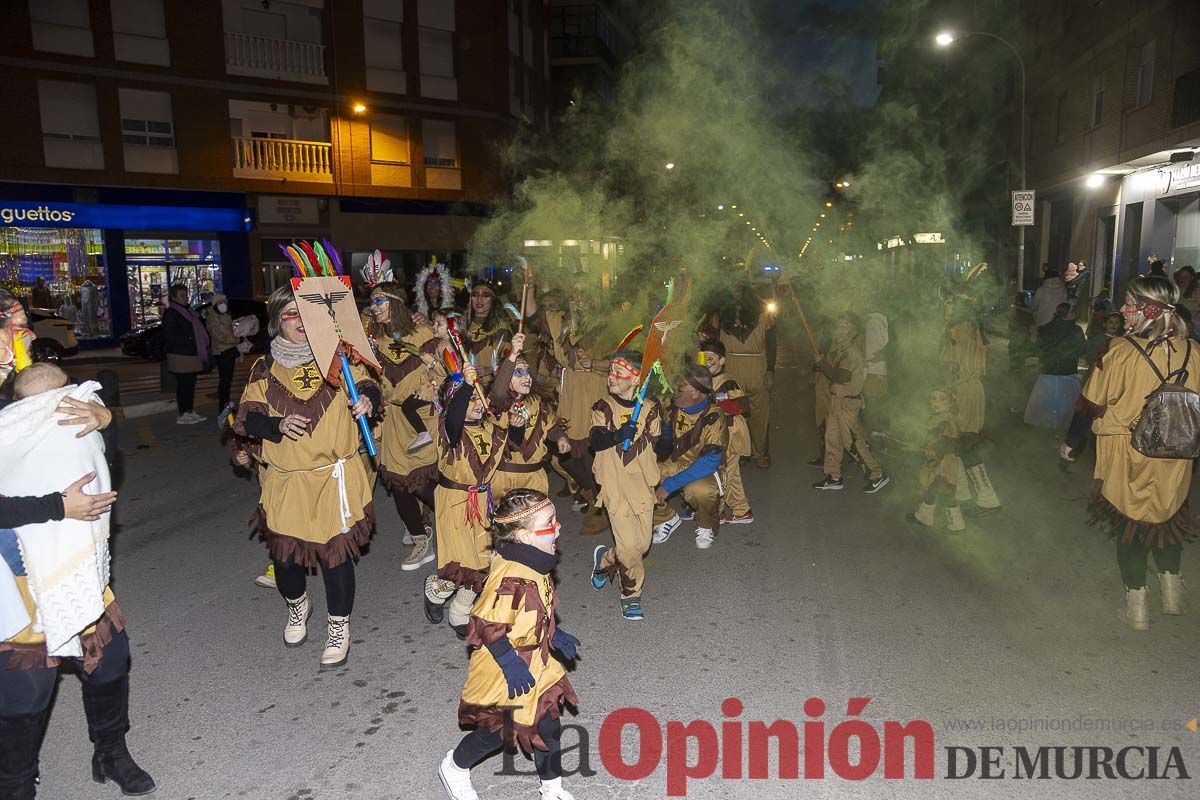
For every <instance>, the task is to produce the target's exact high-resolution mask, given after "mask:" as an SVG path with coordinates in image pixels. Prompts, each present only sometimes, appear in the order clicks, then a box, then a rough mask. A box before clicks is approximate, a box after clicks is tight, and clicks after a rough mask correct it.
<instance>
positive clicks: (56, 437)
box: [0, 381, 110, 658]
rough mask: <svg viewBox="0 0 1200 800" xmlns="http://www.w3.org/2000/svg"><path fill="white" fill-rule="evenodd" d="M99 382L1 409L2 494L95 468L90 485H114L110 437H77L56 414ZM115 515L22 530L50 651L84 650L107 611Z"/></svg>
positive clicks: (32, 489) (49, 486) (95, 488)
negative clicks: (107, 455)
mask: <svg viewBox="0 0 1200 800" xmlns="http://www.w3.org/2000/svg"><path fill="white" fill-rule="evenodd" d="M99 388H100V384H98V383H95V382H92V381H88V382H87V383H84V384H83V385H81V386H66V387H63V388H62V389H53V390H51V391H48V392H43V393H42V394H38V395H34V396H33V397H28V398H26V399H24V400H21V401H18V402H16V403H13V404H12V405H9V406H7V407H5V408H4V409H3V410H0V452H3V453H4V456H5V469H3V470H0V494H4V495H7V496H9V497H24V496H30V495H32V496H41V495H45V494H50V493H52V492H59V491H62V489H63V487H64V486H67V485H69V484H70V483H71V482H72V481H74V480H75V479H76V478H78V477H79V476H80V475H82V474H84V473H87V472H95V473H96V478H95V479H94V480H93V481H92V482H91V483H90V484H88V485H87V486H85V487H84V491H86V492H87V493H89V494H95V493H98V492H107V491H108V490H109V486H110V484H109V475H108V465H107V464H106V463H105V461H104V440H103V439H102V438H101V436H100V434H99V432H93V433H89V434H88V435H87V436H85V437H83V438H82V439H76V438H75V433H76V429H75V428H74V427H64V426H62V425H59V424H58V415H57V414H56V413H55V409H57V408H58V406H59V404H60V403H61V402H62V400H63V398H64V397H73V398H75V399H77V400H82V401H84V402H88V401H91V400H93V399H94V398H95V397H96V391H97V390H98V389H99ZM109 516H110V515H109V514H108V513H105V514H104V515H103V516H101V517H100V519H98V520H96V521H95V522H84V521H81V520H74V519H62V520H57V521H51V522H41V523H36V524H33V525H22V526H21V527H19V528H17V529H16V530H15V537H16V539H17V544H18V546H19V550H20V566H21V567H23V568H24V572H25V575H26V577H27V580H28V584H27V585H28V587H29V592H30V594H32V595H33V600H34V603H35V604H36V605H37V618H36V619H35V620H34V630H36V631H39V632H41V633H43V634H44V635H45V637H46V652H47V653H48V654H49V655H51V656H55V657H60V658H70V657H76V658H77V657H79V656H81V655H82V654H83V650H82V647H81V645H80V642H79V634H80V633H82V632H83V631H84V630H85V629H86V628H87V627H88V626H89V625H91V624H92V623H94V622H95V621H96V620H98V619H99V618H100V617H101V616H102V615H103V614H104V587H105V586H107V585H108V577H109V572H108V566H109V561H108V534H109ZM6 533H7V532H6ZM9 535H11V534H9ZM6 549H11V548H6ZM7 555H11V553H7V554H6V556H7ZM5 561H8V558H7V557H6V558H5ZM12 566H13V565H12V564H11V563H10V564H9V568H10V570H11V571H12V572H13V573H14V574H17V573H18V572H19V571H20V570H17V569H12Z"/></svg>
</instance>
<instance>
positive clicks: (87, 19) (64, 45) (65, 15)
mask: <svg viewBox="0 0 1200 800" xmlns="http://www.w3.org/2000/svg"><path fill="white" fill-rule="evenodd" d="M29 18H30V21H31V23H32V25H33V49H34V50H41V51H42V52H44V53H67V54H68V55H73V56H87V57H88V58H91V57H92V56H94V55H95V54H96V53H95V50H94V49H93V47H92V19H91V12H90V10H89V8H88V0H29Z"/></svg>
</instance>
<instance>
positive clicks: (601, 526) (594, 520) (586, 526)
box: [579, 490, 608, 536]
mask: <svg viewBox="0 0 1200 800" xmlns="http://www.w3.org/2000/svg"><path fill="white" fill-rule="evenodd" d="M583 497H584V499H586V500H587V502H588V507H587V510H586V511H584V512H583V526H582V527H580V529H579V534H580V535H581V536H596V535H598V534H601V533H604V532H605V531H606V530H608V514H607V513H605V511H604V509H603V508H600V507H599V506H598V505H597V504H596V492H595V490H584V492H583Z"/></svg>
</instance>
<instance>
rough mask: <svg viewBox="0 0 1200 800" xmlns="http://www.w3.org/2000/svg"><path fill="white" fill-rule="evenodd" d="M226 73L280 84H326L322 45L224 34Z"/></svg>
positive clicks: (327, 80)
mask: <svg viewBox="0 0 1200 800" xmlns="http://www.w3.org/2000/svg"><path fill="white" fill-rule="evenodd" d="M225 70H226V72H228V73H229V74H230V75H254V76H259V77H266V78H275V79H277V80H281V81H299V82H302V83H329V78H327V77H326V76H325V45H321V44H310V43H309V42H296V41H292V40H290V39H269V38H267V37H266V36H251V35H250V34H246V33H234V32H231V31H226V32H225Z"/></svg>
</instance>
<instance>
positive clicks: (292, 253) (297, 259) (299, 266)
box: [279, 244, 309, 278]
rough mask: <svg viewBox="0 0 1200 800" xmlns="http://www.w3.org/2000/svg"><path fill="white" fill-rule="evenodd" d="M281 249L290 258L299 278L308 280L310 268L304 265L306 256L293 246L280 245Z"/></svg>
mask: <svg viewBox="0 0 1200 800" xmlns="http://www.w3.org/2000/svg"><path fill="white" fill-rule="evenodd" d="M279 249H280V250H282V251H283V254H284V255H285V256H287V257H288V261H291V262H292V267H293V268H295V270H296V277H297V278H307V277H308V276H309V272H308V268H307V267H306V266H305V264H304V256H302V255H301V254H300V252H299V251H298V250H296V248H295V247H293V246H292V245H290V244H288V245H283V244H281V245H279Z"/></svg>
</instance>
